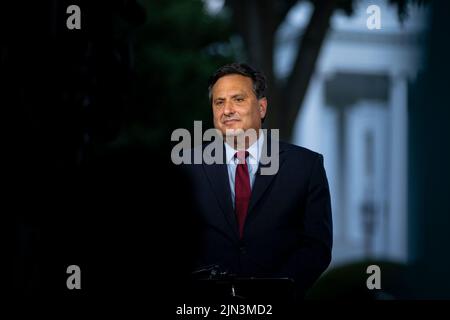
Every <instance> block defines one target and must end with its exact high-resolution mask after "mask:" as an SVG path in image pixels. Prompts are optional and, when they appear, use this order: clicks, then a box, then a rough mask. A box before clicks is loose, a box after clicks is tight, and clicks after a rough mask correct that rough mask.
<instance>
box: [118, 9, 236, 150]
mask: <svg viewBox="0 0 450 320" xmlns="http://www.w3.org/2000/svg"><path fill="white" fill-rule="evenodd" d="M141 5H142V6H143V7H144V8H145V11H146V15H147V17H146V22H145V23H144V24H143V25H142V26H140V27H139V28H138V29H137V30H136V32H135V34H134V41H133V50H134V54H133V56H134V59H135V60H134V69H135V70H134V72H135V74H134V75H133V78H134V80H133V81H134V83H133V85H132V88H133V89H132V90H133V99H132V100H133V101H132V105H131V106H130V107H129V108H128V109H127V112H126V119H125V121H126V126H125V130H124V131H123V134H122V135H121V136H120V138H119V140H118V141H116V143H119V144H123V143H125V144H136V143H137V144H144V145H146V146H153V145H158V144H159V143H160V142H161V141H162V140H167V139H168V137H170V133H171V131H172V130H173V129H174V128H178V127H183V128H187V129H190V128H192V126H193V121H194V120H204V121H206V124H204V127H206V126H211V125H212V121H211V120H212V115H211V110H210V106H209V101H208V94H207V83H208V78H209V76H210V75H211V73H212V72H214V70H215V69H217V68H218V67H219V66H220V65H222V64H224V63H227V62H229V61H231V60H232V57H233V55H232V49H231V47H230V45H229V43H228V40H229V36H230V28H229V21H228V20H227V19H226V18H225V17H223V16H211V15H209V14H208V13H207V12H206V11H205V10H204V8H203V2H202V1H193V0H176V1H175V0H170V1H150V0H147V1H141ZM218 48H219V49H221V50H218ZM208 121H210V122H209V123H207V122H208ZM162 142H163V143H164V142H166V143H167V141H162Z"/></svg>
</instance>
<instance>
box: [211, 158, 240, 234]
mask: <svg viewBox="0 0 450 320" xmlns="http://www.w3.org/2000/svg"><path fill="white" fill-rule="evenodd" d="M224 157H225V150H224ZM203 168H204V170H205V174H206V176H207V177H208V180H209V183H210V185H211V188H212V190H213V191H214V194H215V196H216V198H217V201H218V203H219V206H220V208H221V209H222V212H223V214H224V216H225V220H226V221H227V223H228V225H229V227H230V228H231V229H232V232H233V234H234V236H235V237H236V239H239V230H238V225H237V221H236V218H235V216H234V210H233V204H232V200H231V191H230V182H229V178H228V169H227V165H226V164H225V161H224V164H205V163H203Z"/></svg>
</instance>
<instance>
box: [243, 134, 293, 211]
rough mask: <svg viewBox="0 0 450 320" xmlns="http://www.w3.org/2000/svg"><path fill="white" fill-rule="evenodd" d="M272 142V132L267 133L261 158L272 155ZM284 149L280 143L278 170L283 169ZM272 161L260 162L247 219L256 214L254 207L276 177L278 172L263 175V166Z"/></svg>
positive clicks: (268, 165) (267, 165)
mask: <svg viewBox="0 0 450 320" xmlns="http://www.w3.org/2000/svg"><path fill="white" fill-rule="evenodd" d="M271 143H272V140H271V138H270V134H267V135H266V140H265V142H264V145H263V150H262V153H261V158H262V157H263V156H264V155H267V156H269V157H271V156H272V155H271V151H272V149H271ZM283 153H284V150H283V149H281V145H280V149H279V151H278V156H279V168H278V170H281V166H282V165H283V162H284V154H283ZM270 165H271V163H268V164H262V163H261V162H260V164H259V167H258V170H257V172H256V176H255V183H254V185H253V190H252V195H251V198H250V204H249V208H248V215H247V219H249V218H250V219H251V218H252V216H254V213H252V211H253V209H254V208H255V206H256V204H257V203H258V202H259V200H261V198H262V196H263V194H264V192H265V191H266V190H267V188H268V187H269V186H270V184H271V183H272V181H273V179H274V178H275V177H276V175H277V174H273V175H261V168H263V167H270Z"/></svg>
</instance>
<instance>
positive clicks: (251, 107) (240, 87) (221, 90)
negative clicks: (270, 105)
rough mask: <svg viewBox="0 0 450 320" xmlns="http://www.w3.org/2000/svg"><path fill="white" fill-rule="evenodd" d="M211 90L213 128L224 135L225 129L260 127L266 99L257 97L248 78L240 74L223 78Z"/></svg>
mask: <svg viewBox="0 0 450 320" xmlns="http://www.w3.org/2000/svg"><path fill="white" fill-rule="evenodd" d="M211 91H212V109H213V116H214V127H215V128H216V129H219V130H220V131H221V132H222V134H223V135H225V134H226V133H227V130H232V131H234V130H236V129H242V130H244V131H246V130H248V129H255V130H259V129H260V128H261V119H262V118H264V116H265V115H266V109H267V99H266V98H261V99H258V98H257V97H256V95H255V92H254V91H253V81H252V79H251V78H249V77H245V76H242V75H240V74H230V75H226V76H223V77H221V78H220V79H219V80H217V82H216V83H215V84H214V86H213V87H212V90H211ZM228 133H229V134H230V132H228ZM231 134H232V132H231Z"/></svg>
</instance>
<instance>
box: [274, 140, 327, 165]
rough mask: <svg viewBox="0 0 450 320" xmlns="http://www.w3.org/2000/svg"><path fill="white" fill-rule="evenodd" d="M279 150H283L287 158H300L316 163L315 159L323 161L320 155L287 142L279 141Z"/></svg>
mask: <svg viewBox="0 0 450 320" xmlns="http://www.w3.org/2000/svg"><path fill="white" fill-rule="evenodd" d="M280 150H283V151H284V152H286V153H287V154H288V155H289V156H292V157H301V158H303V159H305V160H310V161H316V160H317V159H323V156H322V154H320V153H318V152H315V151H313V150H310V149H308V148H305V147H301V146H297V145H295V144H291V143H287V142H282V141H280Z"/></svg>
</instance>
